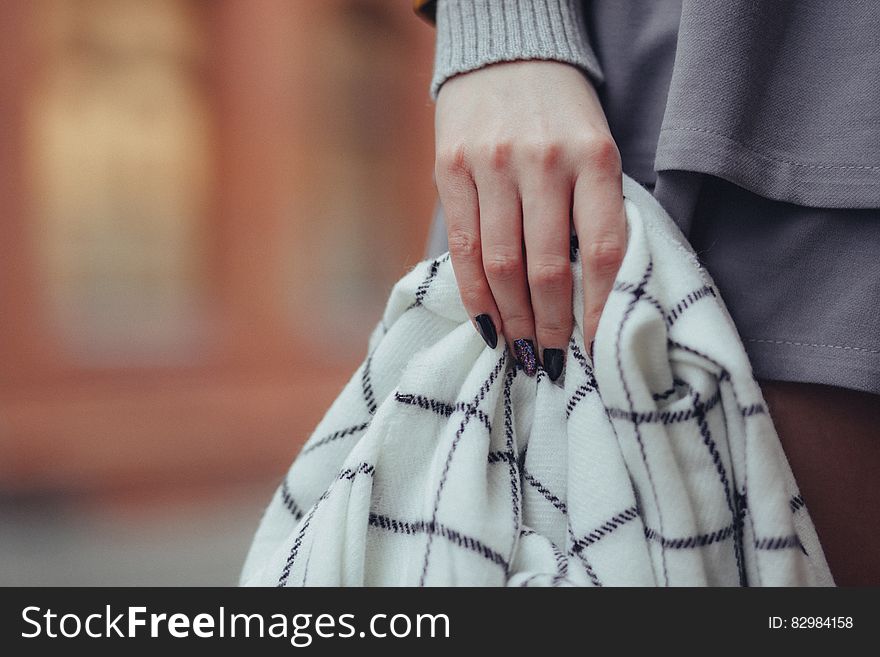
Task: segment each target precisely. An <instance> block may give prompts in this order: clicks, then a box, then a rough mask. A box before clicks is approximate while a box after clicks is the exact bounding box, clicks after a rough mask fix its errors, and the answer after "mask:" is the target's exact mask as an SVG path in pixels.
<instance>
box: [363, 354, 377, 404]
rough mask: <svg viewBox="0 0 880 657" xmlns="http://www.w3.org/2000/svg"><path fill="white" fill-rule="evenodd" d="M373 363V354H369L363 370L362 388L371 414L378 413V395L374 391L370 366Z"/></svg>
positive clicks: (365, 402)
mask: <svg viewBox="0 0 880 657" xmlns="http://www.w3.org/2000/svg"><path fill="white" fill-rule="evenodd" d="M372 363H373V356H372V355H370V356H367V360H366V361H365V362H364V369H363V372H361V390H362V392H363V397H364V404H366V406H367V411H369V413H370V415H375V414H376V395H375V394H374V393H373V381H372V378H371V376H370V366H371V365H372Z"/></svg>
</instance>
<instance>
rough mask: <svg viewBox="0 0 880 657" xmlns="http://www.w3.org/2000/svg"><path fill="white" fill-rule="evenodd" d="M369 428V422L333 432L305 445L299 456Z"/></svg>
mask: <svg viewBox="0 0 880 657" xmlns="http://www.w3.org/2000/svg"><path fill="white" fill-rule="evenodd" d="M369 426H370V423H369V422H364V423H363V424H356V425H353V426H350V427H346V428H345V429H340V430H339V431H334V432H333V433H331V434H330V435H329V436H325V437H324V438H321V439H319V440H316V441H315V442H313V443H311V444H309V445H306V446H305V447H303V448H302V451H301V452H300V453H299V454H300V456H302V455H304V454H308V453H309V452H312V451H314V450H316V449H319V448H321V447H324V446H325V445H329V444H330V443H332V442H335V441H337V440H340V439H342V438H347V437H348V436H353V435H355V434H357V433H360V432H361V431H365V430H366V429H367V427H369Z"/></svg>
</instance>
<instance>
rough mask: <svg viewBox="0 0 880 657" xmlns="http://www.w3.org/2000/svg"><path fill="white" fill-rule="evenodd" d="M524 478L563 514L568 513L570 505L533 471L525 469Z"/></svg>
mask: <svg viewBox="0 0 880 657" xmlns="http://www.w3.org/2000/svg"><path fill="white" fill-rule="evenodd" d="M523 479H525V480H526V482H527V483H528V484H529V485H531V486H532V488H534V489H535V490H536V491H538V492H539V493H540V494H541V497H543V498H544V499H545V500H547V501H548V502H550V504H552V505H553V506H554V507H555V508H556V509H557V510H559V511H561V512H562V514H563V515H568V507H567V506H566V504H565V502H563V501H562V500H561V499H559V497H558V496H557V495H555V494H554V493H553V492H551V491H550V489H549V488H547V487H546V486H545V485H544V484H542V483H541V482H540V481H538V479H536V478H535V476H534V475H533V474H532V473H531V472H529V471H528V470H525V469H524V470H523Z"/></svg>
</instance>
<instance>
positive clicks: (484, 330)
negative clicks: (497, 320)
mask: <svg viewBox="0 0 880 657" xmlns="http://www.w3.org/2000/svg"><path fill="white" fill-rule="evenodd" d="M474 321H475V322H476V323H477V326H478V327H479V329H480V335H481V336H483V340H485V341H486V344H487V345H489V349H494V348H495V347H496V346H497V345H498V333H497V331H495V324H494V322H492V318H491V317H489V315H487V314H485V313H483V314H482V315H477V316H476V317H474Z"/></svg>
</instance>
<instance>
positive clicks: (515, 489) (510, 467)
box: [502, 346, 522, 561]
mask: <svg viewBox="0 0 880 657" xmlns="http://www.w3.org/2000/svg"><path fill="white" fill-rule="evenodd" d="M504 351H505V353H506V352H507V347H506V346H505V347H504ZM517 372H518V369H517V368H515V367H513V368H511V369H509V370H508V371H507V374H506V375H505V376H504V388H503V390H502V401H503V405H504V446H505V452H504V453H505V454H506V456H507V459H506V461H507V474H508V479H509V482H508V483H509V487H510V511H511V513H512V514H513V532H514V535H513V537H512V538H513V539H514V540H512V541H511V542H510V544H511V553H510V554H509V555H508V560H509V561H510V560H513V550H514V549H515V546H516V534H517V533H518V532H520V530H521V529H522V493H521V491H520V472H521V471H522V465H521V464H520V462H519V460H518V459H517V458H516V441H515V440H514V436H513V404H512V402H511V399H510V390H511V387H512V386H513V380H514V379H515V378H516V376H517Z"/></svg>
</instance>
